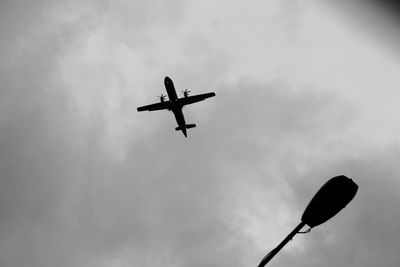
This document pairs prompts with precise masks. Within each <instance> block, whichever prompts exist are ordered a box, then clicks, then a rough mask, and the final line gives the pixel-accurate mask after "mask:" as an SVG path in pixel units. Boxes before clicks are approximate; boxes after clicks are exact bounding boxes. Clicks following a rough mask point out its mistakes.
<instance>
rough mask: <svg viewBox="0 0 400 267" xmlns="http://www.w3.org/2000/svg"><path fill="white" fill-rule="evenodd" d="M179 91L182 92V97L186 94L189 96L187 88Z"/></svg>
mask: <svg viewBox="0 0 400 267" xmlns="http://www.w3.org/2000/svg"><path fill="white" fill-rule="evenodd" d="M181 92H182V94H183V96H184V97H188V96H189V93H190V91H189V89H186V90H184V91H181Z"/></svg>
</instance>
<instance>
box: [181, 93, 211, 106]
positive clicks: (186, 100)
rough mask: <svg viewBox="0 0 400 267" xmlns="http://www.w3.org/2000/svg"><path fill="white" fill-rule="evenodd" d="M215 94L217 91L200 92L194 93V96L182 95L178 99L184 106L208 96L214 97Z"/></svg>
mask: <svg viewBox="0 0 400 267" xmlns="http://www.w3.org/2000/svg"><path fill="white" fill-rule="evenodd" d="M213 96H215V93H214V92H212V93H206V94H200V95H192V96H187V97H182V98H179V99H178V102H179V103H180V104H181V105H182V106H184V105H189V104H193V103H196V102H199V101H203V100H204V99H206V98H209V97H213Z"/></svg>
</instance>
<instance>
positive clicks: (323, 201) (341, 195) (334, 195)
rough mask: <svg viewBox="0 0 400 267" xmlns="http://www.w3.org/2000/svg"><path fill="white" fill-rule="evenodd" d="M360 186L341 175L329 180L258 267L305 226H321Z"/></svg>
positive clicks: (351, 197)
mask: <svg viewBox="0 0 400 267" xmlns="http://www.w3.org/2000/svg"><path fill="white" fill-rule="evenodd" d="M357 190H358V185H357V184H356V183H355V182H353V180H352V179H350V178H347V177H346V176H344V175H339V176H336V177H333V178H331V179H330V180H328V181H327V182H326V183H325V184H324V185H323V186H322V187H321V188H320V189H319V190H318V192H317V193H316V194H315V195H314V197H313V198H312V199H311V201H310V203H309V204H308V206H307V208H306V209H305V211H304V212H303V216H301V222H300V224H299V225H297V226H296V228H294V230H293V231H292V232H291V233H290V234H289V235H288V236H287V237H286V238H285V239H284V240H283V241H282V242H281V243H280V244H279V245H278V246H277V247H276V248H274V249H273V250H271V251H270V252H269V253H268V254H267V255H266V256H265V257H264V258H263V259H262V261H261V262H260V264H259V265H258V267H264V266H265V265H266V264H267V263H268V262H269V261H270V260H271V259H272V258H273V257H274V256H275V255H276V254H277V253H278V252H279V250H281V249H282V248H283V246H285V245H286V243H287V242H289V240H291V239H292V238H293V236H295V235H296V234H297V233H305V232H300V229H301V228H303V226H304V225H306V224H307V225H308V226H310V229H308V230H307V231H306V232H309V231H310V230H311V228H313V227H315V226H317V225H320V224H322V223H324V222H326V221H327V220H329V219H330V218H332V217H333V216H335V215H336V214H337V213H338V212H339V211H340V210H342V209H343V208H344V207H346V205H347V204H348V203H349V202H350V201H351V200H352V199H353V198H354V196H355V195H356V193H357Z"/></svg>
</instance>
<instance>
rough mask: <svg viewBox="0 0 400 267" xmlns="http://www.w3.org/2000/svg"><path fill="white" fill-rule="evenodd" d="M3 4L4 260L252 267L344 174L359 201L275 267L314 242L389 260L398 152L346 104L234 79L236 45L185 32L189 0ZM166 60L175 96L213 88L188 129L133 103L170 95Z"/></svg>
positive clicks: (327, 251) (319, 253)
mask: <svg viewBox="0 0 400 267" xmlns="http://www.w3.org/2000/svg"><path fill="white" fill-rule="evenodd" d="M3 5H4V4H3ZM6 7H7V8H6V9H3V8H2V9H1V10H2V12H5V11H3V10H11V11H10V14H11V13H12V14H18V16H17V17H21V22H19V23H16V24H15V25H14V26H13V27H12V28H10V29H8V30H6V31H4V36H5V37H12V38H8V40H9V43H7V45H6V46H5V49H4V50H2V52H1V53H2V54H1V55H2V58H4V59H5V60H4V61H2V62H1V65H0V70H1V72H0V76H1V79H0V82H1V88H2V91H1V106H0V110H1V113H0V114H1V115H0V126H1V131H0V171H1V176H0V225H1V227H0V265H1V266H6V267H8V266H33V267H34V266H155V265H160V264H164V265H168V266H187V265H191V266H205V265H207V266H219V267H221V266H233V265H235V266H248V265H249V264H250V265H251V264H254V265H256V264H257V263H258V262H259V260H260V259H261V258H262V256H263V253H264V252H265V251H264V250H265V249H267V248H269V247H272V246H274V245H276V242H277V241H280V239H281V238H282V237H283V235H284V234H287V232H288V231H290V230H291V229H290V227H292V226H293V227H294V225H292V224H295V223H296V222H297V220H298V219H299V218H300V215H301V211H302V209H303V208H304V207H305V205H306V203H307V201H308V200H309V199H310V198H311V197H312V194H313V193H314V190H316V189H317V188H318V186H320V185H321V184H322V183H323V182H325V180H321V179H325V178H330V177H332V176H334V175H337V174H339V173H338V172H340V173H343V174H346V175H349V176H350V177H354V179H356V181H359V185H360V192H359V195H358V196H357V197H356V199H355V200H354V202H352V203H351V204H350V205H349V207H348V208H346V209H345V210H344V211H343V212H342V213H341V214H340V215H338V217H337V218H335V219H334V220H335V221H332V223H331V224H326V225H324V226H321V227H319V228H317V229H315V230H313V231H312V232H311V234H309V235H308V236H305V237H304V241H301V239H300V237H296V239H295V242H296V243H295V242H293V244H290V245H293V246H292V249H290V247H289V249H288V250H287V251H286V250H285V251H283V252H282V254H280V255H278V256H277V259H276V260H277V261H276V262H277V264H283V263H285V262H288V263H293V262H294V260H295V259H296V262H300V260H301V262H307V257H308V256H306V254H307V255H308V253H311V252H313V253H315V254H313V255H315V256H314V257H313V258H308V259H310V261H313V260H312V259H315V262H309V263H310V265H313V264H314V265H317V264H319V266H320V265H327V264H331V265H333V264H338V263H339V264H342V263H344V262H355V263H357V264H359V265H360V266H361V264H363V265H365V261H367V260H368V257H369V255H372V254H369V251H370V250H373V249H375V251H376V255H377V258H378V260H377V261H379V263H380V262H381V261H382V262H386V261H385V259H390V257H392V258H391V259H390V260H391V261H389V260H388V262H389V263H393V262H395V256H393V255H397V253H396V251H397V250H395V248H397V246H396V244H395V243H394V240H393V239H392V237H393V236H394V237H395V236H396V234H395V232H394V230H395V225H397V224H396V218H397V213H396V212H395V211H394V212H393V213H390V214H387V213H385V212H384V211H385V210H386V209H380V205H381V203H382V202H381V201H384V202H383V203H385V204H387V203H389V204H390V205H392V206H391V207H392V209H393V210H394V209H395V203H397V200H398V198H397V195H398V192H397V191H396V185H397V182H396V181H397V178H396V177H397V169H396V165H395V163H394V161H390V163H387V161H388V159H395V158H396V157H397V156H398V153H397V152H396V151H397V150H396V149H392V150H390V149H386V148H384V149H383V148H377V147H372V148H371V150H370V151H369V150H368V149H366V148H363V147H361V145H360V142H357V141H356V140H357V138H358V137H357V136H354V135H353V134H354V132H352V127H353V126H354V123H355V122H356V121H357V120H358V117H357V116H358V113H357V110H356V108H354V107H353V106H352V105H351V102H349V101H348V100H344V99H342V98H340V97H339V96H337V95H336V94H334V93H328V92H321V91H320V90H319V89H318V88H312V87H311V86H309V85H304V84H303V85H302V84H298V85H297V86H296V88H294V86H293V84H292V83H291V81H289V80H284V79H282V80H271V81H269V82H265V80H268V79H255V78H254V79H253V78H243V77H242V76H237V78H234V79H232V77H231V78H230V79H231V80H233V81H231V82H226V81H225V80H228V78H227V77H226V76H228V75H227V73H228V71H227V70H230V68H232V69H233V66H232V61H231V59H230V54H228V53H227V52H226V50H224V49H221V48H220V47H219V46H218V47H215V46H214V45H213V43H212V42H210V41H209V40H208V38H207V35H205V34H201V32H199V31H196V30H195V31H193V32H191V33H188V31H184V30H183V31H180V25H181V22H182V21H181V20H182V19H183V18H184V17H185V14H186V13H185V7H186V6H184V5H183V3H182V2H180V1H177V2H174V4H171V5H170V4H165V3H164V2H162V3H161V1H151V2H150V3H147V2H146V3H145V2H142V1H136V2H132V3H130V2H126V1H117V2H115V3H114V4H113V5H111V4H108V2H102V1H100V2H98V1H89V2H86V3H85V4H80V3H78V2H76V1H70V2H67V3H62V4H60V3H56V2H52V1H43V2H40V3H39V4H36V5H25V4H24V6H23V7H24V8H23V9H22V2H13V4H7V5H6ZM19 10H24V12H22V13H18V12H17V11H19ZM63 11H65V12H63ZM25 12H26V16H25V15H24V14H25ZM35 12H37V13H39V14H40V15H38V16H33V15H31V14H33V13H35ZM294 13H297V11H296V12H294ZM3 14H6V13H3ZM2 20H3V21H4V22H7V23H10V22H12V21H13V20H14V18H13V17H12V16H10V15H7V16H2ZM16 21H18V20H16ZM7 23H4V24H2V27H5V26H4V25H7ZM26 25H30V26H29V27H25V26H26ZM288 27H289V26H288ZM289 28H290V27H289ZM167 29H168V30H170V31H167V32H166V33H165V30H167ZM131 30H132V31H131ZM175 30H176V31H175ZM125 33H126V35H125ZM171 36H172V37H177V38H178V39H174V38H170V37H171ZM179 38H180V39H179ZM6 39H7V38H6ZM2 40H4V39H2ZM160 40H161V41H165V42H160ZM176 40H179V41H176ZM3 43H4V42H3ZM163 45H166V47H167V48H165V49H161V48H163ZM170 48H171V49H170ZM129 62H134V63H129ZM165 62H167V63H165ZM132 64H133V65H132ZM191 65H193V66H191ZM132 66H133V67H132ZM131 67H132V68H131ZM161 70H169V71H171V72H172V73H178V74H177V75H176V77H175V76H173V77H172V78H174V81H175V84H176V85H177V89H178V88H179V89H178V90H180V89H181V88H182V89H185V88H186V87H190V89H192V90H193V92H194V91H196V92H199V93H200V92H201V91H200V90H204V91H208V89H206V88H211V90H213V91H215V92H216V94H217V96H216V97H215V98H213V99H210V100H208V101H205V102H201V103H198V104H196V105H193V106H189V107H187V108H185V109H184V112H185V115H186V119H187V121H188V122H194V123H196V124H197V128H195V129H194V130H189V137H188V138H187V139H185V138H184V137H183V136H182V135H181V133H179V132H175V131H174V126H175V121H174V119H173V117H172V116H171V114H170V113H168V112H164V113H163V112H159V113H145V114H138V113H137V112H136V110H135V109H136V106H137V105H139V104H143V103H142V101H143V102H144V101H145V100H148V99H147V97H148V95H151V94H152V93H153V91H154V90H163V88H162V87H161V86H162V78H163V77H159V76H160V75H164V74H160V73H162V71H161ZM131 71H132V72H131ZM196 74H198V76H197V75H196ZM168 75H169V74H168ZM158 80H160V81H158ZM138 88H139V89H138ZM143 88H146V91H145V89H143ZM147 88H149V89H148V90H147ZM152 88H157V89H152ZM160 88H161V89H160ZM201 88H204V89H201ZM194 89H195V90H194ZM154 92H155V91H154ZM371 151H382V154H372V153H371ZM385 151H386V152H385ZM367 152H368V153H367ZM385 153H387V154H385ZM371 155H372V156H371ZM376 163H379V164H378V165H377V164H376ZM380 173H382V174H385V173H386V174H387V175H384V177H386V178H384V179H382V183H380V184H379V186H380V187H378V186H377V185H376V184H375V183H374V182H375V179H376V178H373V177H376V176H377V175H378V174H380ZM382 192H384V194H383V197H384V198H383V199H382V200H381V198H380V196H382ZM362 200H363V201H362ZM303 204H304V205H303ZM372 208H373V210H374V212H376V213H371V209H372ZM356 211H357V212H356ZM353 212H354V213H355V215H354V216H352V213H353ZM374 214H379V216H376V217H374V216H373V215H374ZM297 215H298V216H297ZM364 218H367V220H364ZM333 222H335V223H333ZM370 224H371V225H370ZM377 225H383V226H384V228H382V229H380V230H379V231H375V230H374V229H376V227H377ZM323 227H324V228H323ZM329 227H331V228H329ZM331 229H332V230H331ZM337 229H340V231H339V230H337ZM346 229H348V230H346ZM371 229H372V231H371ZM320 230H321V231H320ZM319 231H320V232H319ZM319 233H321V234H319ZM323 233H328V234H329V238H325V236H324V234H323ZM339 233H340V234H339ZM353 237H354V238H353ZM380 238H383V240H389V241H388V243H387V244H388V245H387V247H385V248H386V249H387V250H385V251H386V252H387V253H388V254H383V252H382V251H381V250H380V249H379V246H380V245H382V246H386V245H385V244H386V243H385V241H382V243H379V242H377V241H376V240H379V239H380ZM307 240H308V241H307ZM364 242H365V244H370V245H365V244H364ZM321 243H323V245H321ZM295 244H298V245H295ZM302 244H303V245H304V248H302V246H301V245H302ZM339 244H340V251H339V252H337V253H335V254H333V253H332V251H331V249H333V248H337V247H338V245H339ZM389 244H390V245H392V244H393V247H391V246H389ZM381 253H382V254H381ZM378 254H379V255H382V257H384V256H385V259H381V258H379V257H380V256H379V257H378ZM338 255H345V256H344V259H342V258H341V257H339V256H338ZM374 255H375V254H374ZM278 258H279V263H278ZM366 259H367V260H366ZM323 260H325V261H327V262H328V263H326V264H322V262H323ZM342 260H343V261H342ZM343 265H344V264H343Z"/></svg>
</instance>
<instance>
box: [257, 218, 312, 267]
mask: <svg viewBox="0 0 400 267" xmlns="http://www.w3.org/2000/svg"><path fill="white" fill-rule="evenodd" d="M304 225H306V223H305V222H300V223H299V225H297V226H296V228H294V230H293V231H292V232H291V233H290V234H289V235H288V236H287V237H286V238H285V239H283V241H282V242H281V243H280V244H279V245H278V246H277V247H276V248H274V249H273V250H271V252H270V253H268V254H267V255H266V256H265V257H264V259H262V261H261V262H260V264H259V265H258V267H264V266H265V265H266V264H267V263H268V262H269V261H270V260H271V259H272V258H273V257H274V256H275V255H276V254H277V253H278V252H279V251H280V250H281V249H282V248H283V247H284V246H285V245H286V243H287V242H289V241H290V240H291V239H292V238H293V237H294V236H295V235H296V234H297V233H298V232H299V231H300V229H301V228H303V226H304Z"/></svg>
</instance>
